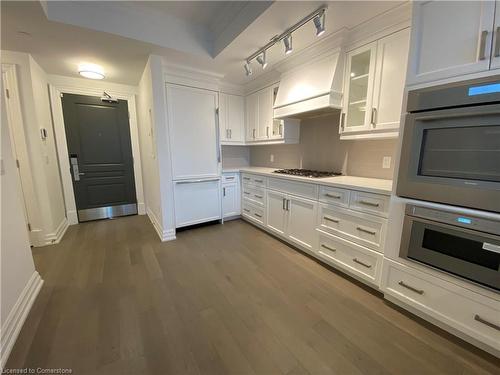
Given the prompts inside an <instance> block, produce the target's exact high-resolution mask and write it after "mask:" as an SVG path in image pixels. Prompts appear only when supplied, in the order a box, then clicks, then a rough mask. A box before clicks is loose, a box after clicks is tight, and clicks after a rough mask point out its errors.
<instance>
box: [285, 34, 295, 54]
mask: <svg viewBox="0 0 500 375" xmlns="http://www.w3.org/2000/svg"><path fill="white" fill-rule="evenodd" d="M283 44H284V45H285V54H286V55H288V54H290V53H292V50H293V48H292V34H288V35H287V36H285V37H284V38H283Z"/></svg>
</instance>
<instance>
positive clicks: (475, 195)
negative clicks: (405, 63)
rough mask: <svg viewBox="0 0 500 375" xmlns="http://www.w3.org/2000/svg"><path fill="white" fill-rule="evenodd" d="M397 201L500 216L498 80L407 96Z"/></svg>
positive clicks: (459, 83) (499, 107) (421, 91)
mask: <svg viewBox="0 0 500 375" xmlns="http://www.w3.org/2000/svg"><path fill="white" fill-rule="evenodd" d="M407 112H408V114H407V115H406V119H405V125H404V133H403V143H402V150H401V162H400V166H399V176H398V183H397V189H396V192H397V195H399V196H402V197H408V198H415V199H420V200H426V201H432V202H439V203H447V204H451V205H456V206H463V207H470V208H476V209H480V210H488V211H494V212H500V76H499V75H496V76H493V77H487V78H481V79H476V80H470V81H464V82H458V83H453V84H447V85H441V86H435V87H430V88H424V89H418V90H414V91H410V92H409V93H408V104H407Z"/></svg>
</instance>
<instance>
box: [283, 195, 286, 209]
mask: <svg viewBox="0 0 500 375" xmlns="http://www.w3.org/2000/svg"><path fill="white" fill-rule="evenodd" d="M285 201H286V199H285V198H283V210H286V203H285Z"/></svg>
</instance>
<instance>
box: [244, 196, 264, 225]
mask: <svg viewBox="0 0 500 375" xmlns="http://www.w3.org/2000/svg"><path fill="white" fill-rule="evenodd" d="M241 216H243V217H244V218H247V219H250V220H251V221H253V222H255V223H257V224H260V225H265V224H264V220H265V213H264V209H263V208H262V207H257V206H255V205H254V204H252V203H249V202H247V201H243V203H242V210H241Z"/></svg>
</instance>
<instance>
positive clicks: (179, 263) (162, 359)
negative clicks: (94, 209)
mask: <svg viewBox="0 0 500 375" xmlns="http://www.w3.org/2000/svg"><path fill="white" fill-rule="evenodd" d="M33 254H34V258H35V263H36V267H37V270H38V271H39V272H40V274H41V276H42V278H43V279H44V280H45V284H44V286H43V288H42V290H41V292H40V295H39V297H38V299H37V301H36V302H35V304H34V306H33V309H32V311H31V313H30V314H29V316H28V319H27V321H26V323H25V325H24V327H23V329H22V331H21V334H20V336H19V339H18V341H17V343H16V345H15V347H14V349H13V351H12V353H11V356H10V358H9V361H8V363H7V367H8V368H24V367H34V368H36V367H42V368H71V369H73V374H106V375H109V374H217V375H218V374H419V375H420V374H438V373H439V374H454V375H456V374H463V375H466V374H499V373H500V361H499V360H498V359H496V358H494V357H492V356H489V355H487V354H486V353H484V352H482V351H480V350H478V349H475V348H474V347H472V346H470V345H468V344H466V343H464V342H462V341H460V340H458V339H456V338H454V337H452V336H451V335H449V334H447V333H445V332H443V331H441V330H439V329H437V328H434V327H432V326H431V325H429V324H427V323H424V322H423V321H421V320H420V319H416V318H413V317H411V316H410V315H409V314H406V313H403V312H402V311H400V310H399V309H396V308H394V307H393V306H392V305H390V304H388V303H387V302H385V301H384V300H383V299H382V298H381V296H380V295H379V294H377V293H375V292H371V291H369V290H368V289H367V288H366V287H363V286H361V285H360V284H358V283H355V282H353V281H352V280H351V279H349V278H347V277H345V276H342V274H340V273H337V272H334V271H332V270H330V269H328V268H327V267H325V266H322V265H321V264H319V263H317V262H316V261H314V260H313V259H311V258H309V257H307V256H305V255H304V254H302V253H301V252H299V251H297V250H294V249H292V248H290V247H289V246H287V245H286V244H284V243H282V242H280V241H278V240H276V239H275V238H273V237H271V236H269V235H267V234H266V233H264V232H262V231H260V230H258V229H257V228H254V227H253V226H251V225H249V224H247V223H245V222H243V221H240V220H237V221H232V222H228V223H226V224H224V225H213V226H207V227H201V228H197V229H193V230H188V231H184V232H180V233H178V239H177V240H175V241H171V242H166V243H161V242H160V241H159V240H158V237H157V235H156V233H155V232H154V229H153V227H152V225H151V224H150V223H149V221H148V219H147V218H146V217H144V216H133V217H126V218H120V219H116V220H107V221H98V222H90V223H85V224H80V225H77V226H72V227H70V228H69V229H68V232H67V234H66V235H65V237H64V239H63V241H62V242H61V243H60V244H58V245H53V246H48V247H45V248H38V249H34V250H33Z"/></svg>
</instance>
